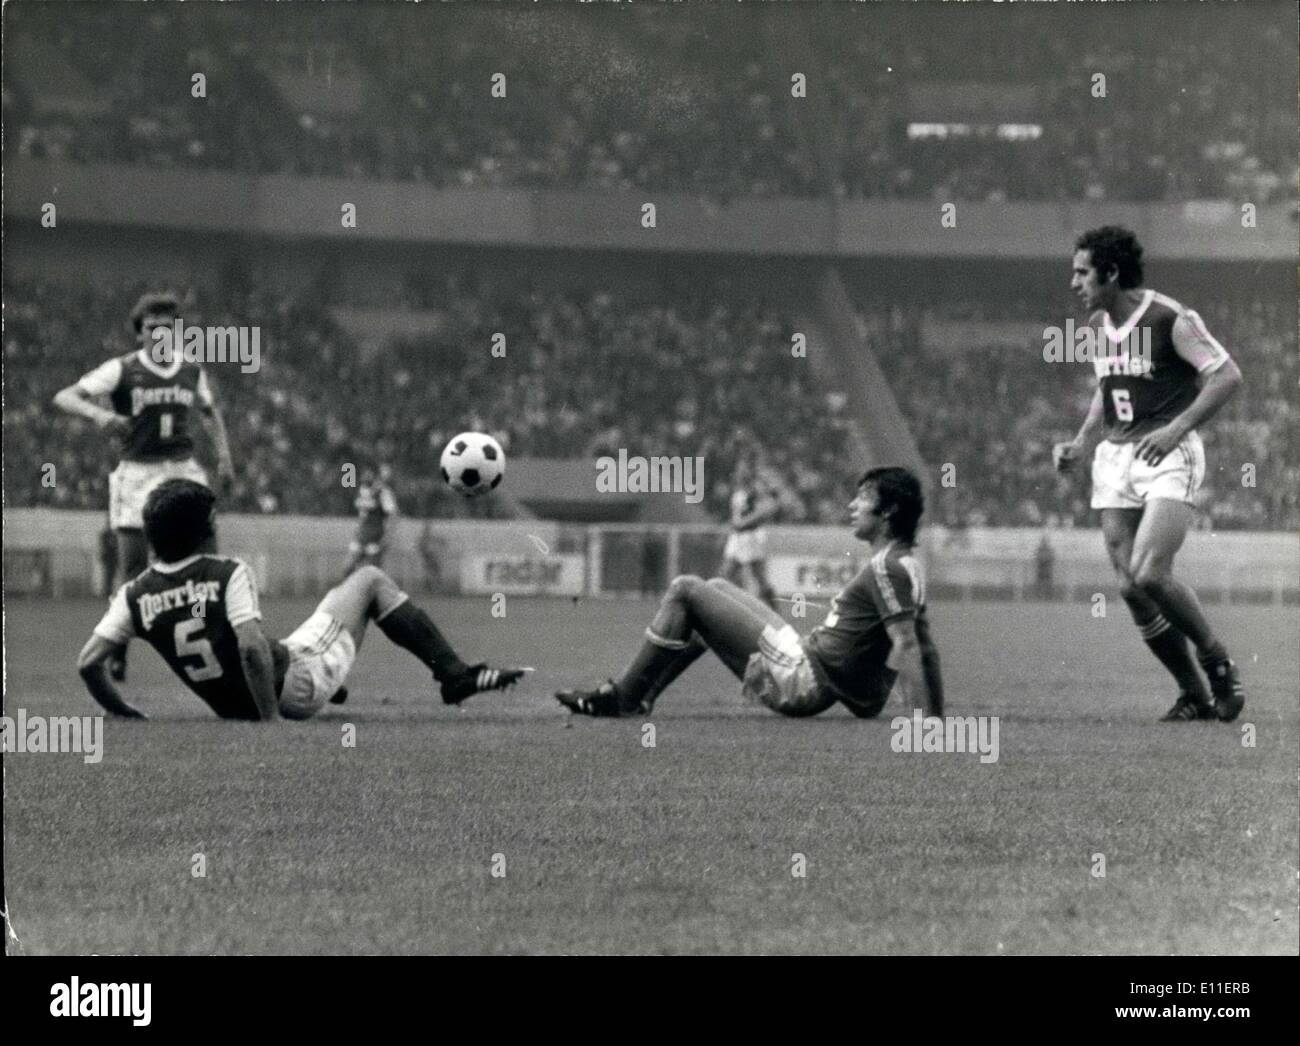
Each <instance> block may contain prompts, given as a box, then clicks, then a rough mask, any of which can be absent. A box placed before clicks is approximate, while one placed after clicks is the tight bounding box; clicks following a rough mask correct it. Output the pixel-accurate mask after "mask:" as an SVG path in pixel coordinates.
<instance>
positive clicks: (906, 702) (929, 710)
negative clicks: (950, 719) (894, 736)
mask: <svg viewBox="0 0 1300 1046" xmlns="http://www.w3.org/2000/svg"><path fill="white" fill-rule="evenodd" d="M885 631H887V632H888V633H889V639H890V641H891V642H892V643H893V649H892V650H891V651H890V652H889V661H888V665H889V667H890V668H892V669H893V670H894V671H895V672H897V673H898V678H897V679H896V680H895V682H894V686H895V687H896V688H897V689H898V692H899V696H900V697H901V698H902V699H903V707H904V708H924V709H925V710H926V714H927V715H932V716H941V715H943V686H942V684H941V683H940V682H939V660H938V654H937V652H935V650H934V647H933V644H929V643H926V644H922V643H921V640H920V639H919V638H918V636H917V634H916V621H915V620H913V619H912V618H902V619H900V620H897V621H891V622H889V623H888V624H887V625H885ZM926 646H928V647H929V648H930V659H931V663H930V665H929V666H927V665H926V663H925V662H926V654H925V650H924V647H926Z"/></svg>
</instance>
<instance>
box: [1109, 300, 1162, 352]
mask: <svg viewBox="0 0 1300 1046" xmlns="http://www.w3.org/2000/svg"><path fill="white" fill-rule="evenodd" d="M1155 296H1156V292H1155V291H1152V290H1148V291H1147V292H1146V293H1145V294H1143V295H1142V304H1141V305H1139V306H1138V307H1137V308H1136V309H1134V310H1133V315H1132V316H1130V317H1129V318H1128V319H1127V320H1125V321H1124V326H1123V327H1121V328H1120V329H1119V330H1116V329H1115V324H1114V323H1112V322H1111V318H1110V313H1109V312H1103V313H1102V315H1101V322H1102V326H1103V327H1105V328H1106V337H1108V338H1109V339H1110V340H1111V341H1113V342H1121V341H1125V340H1126V339H1127V338H1128V336H1129V334H1131V333H1132V331H1133V328H1134V327H1136V326H1137V322H1138V320H1140V319H1141V318H1142V314H1143V313H1144V312H1146V311H1147V309H1149V308H1150V307H1151V303H1152V302H1153V301H1154V300H1155Z"/></svg>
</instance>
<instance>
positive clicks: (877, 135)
mask: <svg viewBox="0 0 1300 1046" xmlns="http://www.w3.org/2000/svg"><path fill="white" fill-rule="evenodd" d="M33 6H34V8H35V10H31V11H23V12H19V13H18V14H17V15H15V17H14V19H13V22H14V24H13V25H12V26H11V27H10V32H11V35H12V36H13V37H14V40H13V42H12V43H11V46H10V48H9V51H10V53H15V52H20V53H22V54H30V55H39V56H40V61H41V64H42V66H43V73H44V78H40V77H35V76H33V75H30V73H29V70H30V66H31V64H32V62H31V61H30V60H29V61H28V63H27V65H26V66H24V67H22V68H20V69H19V71H18V73H17V75H11V76H10V77H9V78H7V80H6V85H5V92H4V105H5V124H6V127H7V128H9V129H10V133H11V135H12V140H13V141H14V143H15V147H16V152H17V153H18V154H19V155H31V156H51V157H66V158H69V159H74V160H78V161H115V162H124V163H133V164H148V165H153V166H198V167H205V168H217V169H224V170H233V171H238V172H247V173H288V174H295V175H300V176H333V177H346V178H368V179H381V180H396V181H417V182H421V183H425V184H428V185H430V186H434V187H454V186H505V187H512V188H569V189H571V188H586V189H622V190H630V189H654V190H658V191H663V192H686V193H693V194H698V195H701V196H705V197H708V198H710V199H716V200H727V199H731V198H734V197H736V196H739V195H745V196H769V197H770V196H799V197H806V196H813V195H819V194H828V193H829V194H835V195H837V196H841V197H847V198H879V197H892V198H902V199H938V200H944V201H949V200H991V201H1002V200H1079V199H1094V200H1095V199H1124V200H1184V199H1205V198H1243V199H1249V200H1251V201H1252V202H1255V203H1257V204H1258V203H1263V202H1266V201H1268V200H1270V199H1273V198H1280V197H1281V196H1282V195H1283V194H1285V193H1287V192H1288V191H1290V189H1291V187H1292V186H1293V184H1294V181H1295V173H1296V159H1295V143H1294V110H1293V108H1292V106H1291V105H1290V104H1289V103H1288V102H1286V99H1288V98H1289V97H1290V96H1291V94H1292V93H1293V89H1294V54H1293V52H1294V27H1293V26H1292V27H1291V28H1290V30H1289V31H1288V29H1287V27H1286V26H1283V25H1282V24H1281V22H1280V20H1279V19H1278V18H1277V17H1276V16H1275V11H1274V10H1272V9H1274V8H1275V6H1280V5H1272V4H1260V5H1256V6H1254V7H1250V6H1246V5H1240V4H1238V5H1228V7H1229V9H1228V10H1217V9H1215V6H1214V5H1198V7H1197V8H1196V9H1190V8H1187V7H1182V8H1180V9H1179V10H1177V11H1172V10H1171V11H1165V10H1163V9H1160V10H1156V9H1154V7H1156V6H1160V7H1163V6H1164V5H1152V7H1151V9H1145V10H1142V9H1136V8H1135V9H1129V8H1125V9H1124V10H1123V11H1118V12H1111V11H1109V10H1108V11H1106V12H1105V13H1098V12H1094V11H1089V12H1087V15H1085V14H1084V13H1082V12H1077V11H1073V12H1072V11H1060V12H1057V11H1052V12H1038V11H1033V12H1028V11H1020V10H1017V11H1012V10H1010V9H1007V10H1005V11H999V12H990V11H985V10H980V11H970V12H966V11H962V10H954V5H913V4H906V5H858V4H840V5H819V10H818V11H817V13H816V17H815V18H808V17H801V12H800V11H798V10H794V11H783V10H780V9H781V8H783V7H785V6H786V5H768V6H769V7H770V8H771V10H767V11H762V12H755V11H753V10H751V9H740V8H736V7H734V5H710V6H707V7H704V6H699V5H694V6H692V7H691V8H690V10H689V12H688V11H686V10H684V9H681V10H673V9H670V8H667V7H664V8H660V6H659V5H637V6H636V7H635V8H628V7H624V6H623V5H620V7H622V8H623V9H622V10H618V11H616V12H615V11H604V10H599V11H597V9H595V8H590V7H586V6H585V5H584V6H583V7H579V8H574V9H557V8H553V7H552V8H548V9H546V10H544V11H543V10H539V9H532V10H530V9H526V8H525V9H520V8H510V7H505V6H501V7H498V6H496V5H493V6H492V8H491V9H483V8H476V7H471V6H469V5H447V6H444V7H442V8H441V9H440V10H439V11H437V12H436V13H435V12H432V11H430V10H429V9H427V8H426V9H424V10H413V9H409V8H406V7H405V5H377V6H370V7H367V8H365V9H364V10H355V9H351V8H350V7H348V6H346V5H338V8H339V9H330V8H322V7H321V6H320V5H268V7H269V10H267V11H261V10H259V11H256V12H254V13H249V12H248V10H247V9H246V8H244V7H242V6H241V5H235V6H236V7H238V8H239V10H238V11H231V10H229V9H226V8H227V5H188V6H181V5H177V6H175V7H158V6H150V7H149V8H148V9H147V13H146V14H144V15H142V16H141V17H138V18H124V17H121V14H120V12H119V11H118V10H117V9H115V8H109V9H105V8H99V7H97V5H77V7H76V10H75V12H74V11H70V10H69V9H68V8H67V6H66V5H33ZM964 6H966V5H955V7H956V8H958V9H960V8H962V7H964ZM42 8H47V9H45V10H42ZM55 8H57V10H55ZM20 64H21V63H20ZM1288 70H1290V72H1289V73H1288ZM792 71H799V72H802V73H803V74H804V75H805V76H806V77H807V95H806V97H802V98H795V97H793V96H792V94H791V76H792ZM60 72H62V73H64V74H66V75H65V77H64V79H66V80H69V81H72V82H71V83H70V84H68V85H65V86H66V91H65V92H64V93H62V94H61V95H60V97H59V99H58V100H57V104H56V102H55V101H54V100H53V99H51V98H50V97H46V95H47V94H48V93H49V92H48V89H47V88H48V85H47V83H46V80H47V79H48V78H50V77H54V78H56V79H57V77H58V76H59V74H60ZM195 73H202V74H203V75H204V77H205V78H206V82H205V87H204V91H205V93H204V95H203V97H201V98H196V97H194V94H193V82H192V77H193V75H194V74H195ZM498 73H501V74H504V75H505V84H504V86H505V95H504V97H494V96H493V95H492V94H491V93H490V91H491V88H492V85H493V80H492V78H493V76H494V75H496V74H498ZM1288 75H1290V77H1291V79H1290V81H1288V80H1287V76H1288ZM1098 76H1101V77H1102V78H1103V79H1102V80H1100V81H1099V80H1098ZM945 85H946V87H947V91H946V92H945V90H944V87H945ZM936 88H938V89H937V90H936ZM78 91H80V93H81V94H82V95H83V96H84V97H81V98H77V97H75V96H76V94H77V92H78ZM1099 91H1100V92H1101V93H1099ZM69 93H70V94H71V95H72V97H69V96H68V94H69ZM924 99H930V101H924ZM972 99H975V100H976V101H975V103H974V104H972V102H971V100H972ZM981 99H983V100H985V101H983V102H981V101H980V100H981ZM913 122H931V123H947V124H949V125H955V124H962V123H965V124H966V125H967V131H966V132H962V133H957V132H955V131H950V132H949V134H948V136H947V137H946V138H944V139H936V138H927V137H919V138H918V137H913V136H909V134H908V131H907V128H908V125H909V124H910V123H913ZM1006 123H1020V124H1026V125H1028V124H1032V125H1036V126H1038V127H1039V128H1040V133H1039V134H1038V136H1037V137H1028V138H1024V139H1021V140H1009V139H1007V138H1005V137H999V136H998V134H997V133H996V131H995V130H994V128H996V126H997V125H999V124H1006Z"/></svg>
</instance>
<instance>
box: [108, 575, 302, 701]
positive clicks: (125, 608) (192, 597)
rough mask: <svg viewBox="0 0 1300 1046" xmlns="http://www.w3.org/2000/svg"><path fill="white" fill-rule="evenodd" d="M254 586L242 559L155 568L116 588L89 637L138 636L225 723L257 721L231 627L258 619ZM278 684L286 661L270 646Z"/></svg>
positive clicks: (115, 638)
mask: <svg viewBox="0 0 1300 1046" xmlns="http://www.w3.org/2000/svg"><path fill="white" fill-rule="evenodd" d="M261 616H262V614H261V611H260V610H259V609H258V605H257V583H256V582H255V581H254V580H253V575H252V572H251V571H250V570H249V569H248V566H247V565H246V564H245V563H243V562H242V561H241V560H238V559H234V558H233V557H230V556H217V555H206V554H200V555H195V556H190V557H189V558H188V559H183V560H180V561H179V562H176V563H155V564H154V565H153V566H151V567H150V568H149V569H148V570H146V571H145V572H144V573H143V574H141V575H140V576H139V577H137V578H136V579H135V580H134V581H129V582H127V583H126V584H125V585H123V586H122V587H121V588H120V589H118V590H117V593H116V594H115V595H114V596H113V600H112V602H111V603H110V604H109V608H108V612H107V613H106V614H105V615H104V617H103V619H102V620H101V621H100V622H99V624H98V625H96V626H95V634H96V635H98V636H103V637H104V638H105V639H108V640H110V641H112V642H116V643H124V642H126V641H127V640H129V639H131V638H133V637H136V636H138V637H140V638H141V639H143V640H145V642H147V643H148V644H149V645H150V646H152V647H153V648H154V649H155V650H157V651H158V653H159V655H161V657H162V659H163V660H164V661H166V662H167V665H168V667H169V668H171V670H172V671H173V672H175V673H176V676H177V678H179V679H180V680H181V682H183V683H184V684H185V685H186V686H187V687H189V688H190V689H191V690H192V691H194V693H195V694H197V695H198V696H199V698H201V699H202V700H203V701H204V702H205V703H206V704H207V705H208V706H209V707H210V708H211V709H212V710H213V711H214V712H216V713H217V715H219V716H221V717H222V718H224V719H256V718H258V714H257V704H256V702H255V701H254V700H253V695H252V694H251V693H250V692H249V690H248V685H247V683H246V682H245V680H244V670H243V665H242V664H241V663H240V659H239V647H238V644H237V642H236V640H235V626H236V625H240V624H243V623H244V622H246V621H254V620H259V619H260V618H261ZM271 650H272V657H273V659H274V661H275V668H276V672H275V676H276V680H277V687H278V686H279V682H280V681H281V680H283V678H284V665H285V661H286V660H287V656H286V654H285V651H284V648H283V647H282V646H281V644H279V643H272V644H271Z"/></svg>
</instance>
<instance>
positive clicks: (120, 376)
mask: <svg viewBox="0 0 1300 1046" xmlns="http://www.w3.org/2000/svg"><path fill="white" fill-rule="evenodd" d="M179 314H180V302H179V300H178V299H177V297H176V295H174V294H171V293H166V292H164V293H150V294H145V295H143V296H142V297H141V298H140V300H139V301H138V302H136V305H135V308H133V309H132V310H131V325H132V326H133V327H134V328H135V334H136V340H137V342H138V347H137V348H136V349H135V350H133V351H132V352H128V353H126V354H125V355H123V356H116V357H114V358H113V359H111V360H109V361H107V362H106V363H103V364H100V366H98V367H96V368H95V369H94V370H92V371H90V372H88V373H86V374H83V375H82V376H81V377H80V378H79V379H77V381H76V383H75V384H72V385H69V386H68V387H67V388H65V389H60V390H59V392H58V393H57V394H56V395H55V397H54V405H55V406H56V407H58V408H59V409H60V410H63V411H66V412H67V413H69V414H75V415H77V416H78V417H82V418H86V419H88V420H90V421H92V422H94V423H95V424H96V425H98V426H99V427H100V428H101V429H103V430H105V431H107V432H113V433H116V434H117V435H118V436H120V437H121V460H120V461H119V462H118V465H117V467H116V468H115V469H114V470H113V471H112V472H111V473H110V474H109V477H108V516H109V526H111V527H112V528H113V530H114V531H115V532H116V533H117V540H118V546H119V551H120V555H119V557H118V560H119V563H120V565H121V570H122V573H121V575H120V581H119V582H118V584H121V582H123V581H128V580H130V579H131V578H133V577H135V576H136V575H137V574H139V573H140V572H141V571H142V570H144V568H145V567H146V566H147V565H148V563H149V548H148V545H147V544H146V542H145V538H144V532H143V529H142V528H143V526H144V523H143V521H142V519H141V511H142V509H143V508H144V502H145V498H147V497H148V496H149V492H150V491H151V490H153V489H154V487H156V486H158V484H159V483H162V482H163V481H164V480H168V479H175V478H181V479H192V480H195V481H196V482H198V483H205V484H206V483H207V482H208V479H207V474H206V473H205V472H204V471H203V468H202V466H201V465H200V464H199V463H198V461H197V460H196V459H195V456H194V438H193V434H192V432H193V430H192V427H191V424H190V422H191V415H192V414H195V413H197V415H198V419H199V422H200V423H201V424H202V425H203V426H204V428H205V429H206V431H207V434H208V438H209V440H210V441H211V443H212V446H213V449H214V450H215V452H216V457H217V473H218V479H219V480H220V482H221V483H222V485H228V484H229V483H230V482H231V481H232V480H233V478H234V464H233V459H232V458H231V454H230V444H229V442H228V440H227V439H226V426H225V423H224V422H223V421H222V419H221V411H220V410H218V409H217V404H216V400H215V397H214V396H213V394H212V388H211V386H210V384H209V382H208V378H207V374H206V372H205V371H204V370H203V368H202V366H201V365H200V364H198V363H193V362H189V361H187V360H185V359H184V358H183V357H182V355H181V353H180V352H179V350H178V349H177V348H176V347H174V346H172V345H171V343H170V341H165V342H160V341H158V340H157V339H156V337H155V331H157V330H158V329H159V328H163V329H170V328H171V325H172V322H173V321H174V320H175V319H176V318H177V317H178V316H179ZM168 357H170V358H168ZM100 397H106V398H107V400H108V403H109V407H108V408H106V407H102V406H100V405H99V404H97V403H96V402H95V400H96V399H97V398H100ZM110 408H111V409H110ZM112 674H113V678H114V679H118V680H121V679H124V678H125V677H126V647H125V646H123V648H122V656H121V657H120V658H118V659H115V660H114V662H113V664H112Z"/></svg>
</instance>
